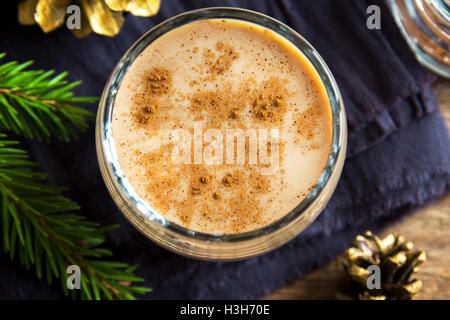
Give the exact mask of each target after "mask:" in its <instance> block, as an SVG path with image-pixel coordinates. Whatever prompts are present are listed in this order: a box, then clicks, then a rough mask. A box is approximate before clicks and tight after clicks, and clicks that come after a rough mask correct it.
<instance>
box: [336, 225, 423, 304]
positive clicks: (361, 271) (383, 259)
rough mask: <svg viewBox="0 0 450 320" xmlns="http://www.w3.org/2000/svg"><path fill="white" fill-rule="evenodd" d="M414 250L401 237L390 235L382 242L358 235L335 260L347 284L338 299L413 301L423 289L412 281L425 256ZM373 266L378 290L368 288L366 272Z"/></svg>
mask: <svg viewBox="0 0 450 320" xmlns="http://www.w3.org/2000/svg"><path fill="white" fill-rule="evenodd" d="M413 248H414V245H413V244H412V243H411V242H407V241H405V239H404V238H403V237H402V236H400V235H393V234H389V235H387V236H386V237H384V238H382V239H380V238H379V237H377V236H376V235H374V234H373V233H372V232H370V231H367V232H366V233H365V234H364V235H363V236H361V235H358V236H357V237H356V238H355V240H354V241H353V244H352V245H351V247H350V248H349V249H347V251H346V252H345V253H344V254H343V255H341V256H340V257H339V258H338V260H337V264H338V268H339V269H340V270H342V271H344V272H345V273H346V275H347V280H348V281H347V284H346V286H345V287H344V288H343V290H342V294H340V296H341V297H344V298H354V299H360V300H406V299H412V297H413V296H414V295H415V294H417V293H418V292H419V290H420V289H421V288H422V281H421V280H418V279H411V277H412V276H413V275H414V274H415V273H416V272H418V271H419V266H420V265H421V264H423V263H424V262H425V261H426V256H425V252H423V251H419V250H413ZM372 265H376V266H378V267H379V268H380V271H381V279H380V280H381V288H380V289H369V288H368V287H367V280H368V278H369V277H370V276H371V275H372V272H370V271H369V270H368V268H369V266H372Z"/></svg>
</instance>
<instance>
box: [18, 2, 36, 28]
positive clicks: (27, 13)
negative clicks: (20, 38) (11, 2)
mask: <svg viewBox="0 0 450 320" xmlns="http://www.w3.org/2000/svg"><path fill="white" fill-rule="evenodd" d="M38 1H39V0H26V1H23V2H21V3H19V15H18V18H19V22H20V24H22V25H24V26H31V25H33V24H35V23H36V21H35V20H34V11H35V9H36V5H37V3H38Z"/></svg>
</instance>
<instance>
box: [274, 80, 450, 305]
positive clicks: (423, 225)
mask: <svg viewBox="0 0 450 320" xmlns="http://www.w3.org/2000/svg"><path fill="white" fill-rule="evenodd" d="M433 89H434V92H435V93H436V96H437V99H438V102H439V106H440V107H441V110H442V112H443V113H444V116H445V118H446V120H447V126H448V127H449V128H450V81H449V80H443V79H439V80H438V81H436V83H435V84H434V85H433ZM388 233H399V234H402V235H403V236H404V237H405V238H406V239H407V240H409V241H412V242H413V243H414V245H415V247H416V248H418V249H422V250H425V253H426V255H427V258H428V261H427V262H426V263H425V264H424V265H423V266H422V267H421V269H420V271H419V273H418V274H417V278H420V279H421V280H422V281H423V288H422V290H421V291H420V292H419V293H418V294H417V295H416V296H415V297H414V299H450V195H447V196H445V197H444V198H442V199H441V200H439V201H438V202H436V203H435V204H434V205H431V206H429V207H427V208H424V209H421V210H418V211H417V212H416V213H415V214H413V215H411V216H409V217H407V218H405V219H404V220H403V221H401V222H399V223H397V224H394V225H391V226H389V227H388V228H386V230H384V232H383V234H382V236H383V235H385V234H388ZM343 276H344V275H343V274H342V272H340V271H339V270H337V268H336V261H332V262H331V263H329V264H328V265H326V266H324V267H322V268H320V269H318V270H316V271H313V272H311V273H310V274H308V275H306V276H305V277H303V278H302V279H299V280H296V281H294V282H293V283H291V284H289V285H287V286H285V287H282V288H280V289H277V290H275V291H274V292H273V293H272V294H270V295H269V296H267V297H266V299H336V298H337V296H336V293H337V291H338V287H339V285H340V284H341V283H342V279H343Z"/></svg>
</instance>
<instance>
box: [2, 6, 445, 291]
mask: <svg viewBox="0 0 450 320" xmlns="http://www.w3.org/2000/svg"><path fill="white" fill-rule="evenodd" d="M371 4H377V5H379V7H380V8H381V18H382V20H381V29H380V30H369V29H367V27H366V19H367V14H366V8H367V7H368V6H369V5H371ZM206 6H233V7H242V8H247V9H251V10H255V11H259V12H262V13H265V14H268V15H270V16H272V17H274V18H276V19H279V20H281V21H283V22H285V23H286V24H288V25H289V26H290V27H292V28H293V29H295V30H296V31H297V32H299V33H300V34H301V35H302V36H304V37H305V38H306V39H307V40H308V41H309V42H310V43H311V44H312V45H313V46H314V47H315V48H316V49H317V50H318V51H319V53H320V54H321V55H322V57H323V58H324V60H325V61H326V63H327V64H328V66H329V67H330V69H331V71H332V73H333V75H334V76H335V78H336V81H337V83H338V85H339V87H340V90H341V93H342V96H343V100H344V103H345V108H346V111H347V117H348V128H349V140H348V152H347V160H346V164H345V167H344V170H343V173H342V177H341V180H340V182H339V184H338V187H337V189H336V191H335V193H334V195H333V197H332V199H331V201H330V203H329V204H328V205H327V207H326V209H325V210H324V212H323V213H322V214H321V215H320V216H319V217H318V219H317V220H316V221H315V222H314V223H313V224H312V225H311V226H310V227H308V228H307V229H306V230H305V231H304V232H303V233H302V234H300V235H299V236H298V237H296V238H295V239H294V240H292V241H291V242H289V243H288V244H286V245H284V246H282V247H281V248H279V249H277V250H275V251H273V252H270V253H268V254H265V255H262V256H259V257H255V258H252V259H248V260H244V261H238V262H225V263H216V262H203V261H196V260H191V259H187V258H184V257H181V256H178V255H175V254H173V253H171V252H168V251H167V250H165V249H162V248H160V247H159V246H157V245H156V244H154V243H153V242H151V241H150V240H148V239H146V238H145V237H144V236H143V235H141V234H140V233H139V232H138V231H137V230H135V229H134V228H133V227H132V226H131V225H130V223H129V222H128V221H127V220H126V219H125V218H124V217H123V216H122V214H121V213H120V211H119V210H118V209H117V208H116V207H115V205H114V203H113V201H112V199H111V197H110V196H109V194H108V192H107V190H106V187H105V186H104V183H103V181H102V178H101V175H100V171H99V168H98V164H97V159H96V154H95V141H94V128H93V126H92V128H91V129H90V130H89V131H88V132H86V133H84V134H82V135H81V138H80V140H79V141H75V142H72V143H70V144H64V143H57V142H53V143H51V144H48V145H47V144H40V143H36V142H33V141H24V143H25V144H26V145H27V147H28V148H29V150H30V151H31V153H32V155H33V158H34V160H36V161H39V162H40V163H41V164H42V170H44V171H45V172H47V173H49V181H50V183H52V184H55V185H63V186H68V187H70V193H69V196H70V197H72V198H73V199H74V200H76V201H78V202H79V203H80V204H81V207H82V208H83V209H82V213H83V214H84V215H86V216H87V217H88V218H89V219H92V220H97V221H100V222H102V223H118V224H120V226H121V227H120V228H119V229H118V230H116V231H114V232H112V233H111V235H110V236H109V239H108V240H109V245H110V247H111V248H112V249H113V250H114V252H115V253H116V257H117V258H119V259H122V260H125V261H127V262H129V263H132V264H139V265H140V268H139V269H138V274H139V275H140V276H142V277H144V278H145V279H146V282H145V284H146V285H148V286H150V287H152V288H154V292H152V293H150V294H148V295H146V296H145V297H146V298H153V299H159V298H169V299H170V298H171V299H174V298H193V299H214V298H225V299H228V298H233V299H244V298H256V297H261V296H263V295H265V294H267V293H269V292H270V291H271V290H273V289H275V288H277V287H279V286H282V285H284V284H286V283H287V282H288V281H291V280H294V279H295V278H298V277H300V276H302V275H304V274H305V273H307V272H309V271H311V270H312V269H314V268H316V267H318V266H320V265H322V264H324V263H326V262H327V261H329V260H330V259H333V258H334V257H336V255H337V254H339V253H341V252H342V251H343V250H344V249H345V248H346V247H347V246H348V245H349V243H350V241H351V240H352V239H353V238H354V236H355V235H356V234H358V233H360V232H363V231H364V230H366V229H372V230H378V229H379V228H382V227H383V226H385V225H386V224H388V223H389V222H391V221H394V220H396V219H398V218H400V217H402V216H404V215H405V214H407V213H409V212H411V211H413V210H414V209H416V208H418V207H420V206H423V205H425V204H427V203H429V202H431V201H433V200H435V199H437V198H438V197H440V196H442V195H443V194H445V193H447V192H448V191H449V189H450V163H449V162H450V139H449V132H448V128H447V126H446V124H445V121H444V119H443V117H442V115H441V113H440V110H439V108H438V107H437V104H436V101H435V98H434V95H433V93H432V92H431V88H430V85H431V83H432V81H433V79H434V78H435V77H434V76H432V75H431V74H430V73H428V72H427V71H426V70H425V69H423V68H422V67H421V66H420V65H419V64H418V63H417V62H416V61H415V59H414V56H413V54H412V53H411V52H410V51H409V49H408V47H407V45H406V43H405V42H404V40H403V38H402V36H401V34H400V32H399V31H398V30H397V27H396V25H395V23H394V21H393V19H392V17H391V15H390V12H389V11H388V8H387V7H386V5H385V4H384V1H373V0H372V1H370V2H369V1H344V0H337V1H336V0H313V1H310V0H307V1H296V0H278V1H275V0H264V1H251V0H249V1H232V0H230V1H194V0H190V1H182V0H163V1H162V5H161V11H160V12H159V14H158V15H157V16H155V17H152V18H138V17H133V16H131V15H127V17H126V21H125V24H124V26H123V29H122V31H121V32H120V34H119V35H118V36H116V37H115V38H112V39H111V38H105V37H101V36H98V35H91V36H89V37H88V38H86V39H82V40H79V39H76V38H75V37H73V36H72V35H71V34H70V33H69V32H68V31H67V30H58V31H56V32H53V33H50V34H47V35H44V34H43V33H42V32H41V31H40V30H39V29H38V27H29V28H25V27H21V26H18V25H17V24H16V23H15V22H14V21H15V20H14V19H15V16H14V17H12V19H11V17H9V20H8V17H6V19H7V21H8V23H7V24H6V25H5V27H2V29H1V31H0V51H4V52H7V53H8V57H9V58H10V59H14V60H19V61H24V60H28V59H33V60H34V61H35V65H34V67H36V68H37V67H39V68H45V69H56V70H57V71H64V70H68V71H69V72H70V79H71V80H78V79H81V80H83V82H84V85H82V86H81V87H79V88H77V89H76V92H77V93H78V94H82V95H97V96H98V95H100V94H101V91H102V89H103V86H104V85H105V83H106V80H107V78H108V76H109V74H110V72H111V71H112V69H113V68H114V66H115V64H116V63H117V61H118V60H119V58H120V57H121V56H122V55H123V54H124V53H125V51H126V50H127V49H128V47H129V46H131V45H132V44H133V43H134V41H136V40H137V39H138V38H139V37H140V36H141V35H142V34H143V33H145V32H146V31H147V30H149V29H150V28H151V27H153V26H155V25H156V24H158V23H159V22H161V21H163V20H165V19H167V18H169V17H172V16H174V15H176V14H178V13H181V12H184V11H187V10H191V9H196V8H201V7H206ZM3 23H5V21H3ZM88 108H89V109H90V110H92V111H94V112H95V111H96V109H97V106H96V105H91V106H88ZM59 297H61V293H60V289H59V288H58V285H53V286H49V285H47V284H46V283H44V282H43V281H39V280H37V279H35V278H34V275H33V274H31V273H29V272H27V271H25V269H24V268H23V267H21V266H20V265H19V263H18V262H11V261H9V259H8V258H7V257H6V255H4V254H0V298H2V299H8V298H22V299H23V298H59Z"/></svg>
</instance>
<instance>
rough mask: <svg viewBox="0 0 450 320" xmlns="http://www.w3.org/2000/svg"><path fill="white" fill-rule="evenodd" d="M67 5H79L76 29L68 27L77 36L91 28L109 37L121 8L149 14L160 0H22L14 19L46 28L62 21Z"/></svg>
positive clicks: (119, 24)
mask: <svg viewBox="0 0 450 320" xmlns="http://www.w3.org/2000/svg"><path fill="white" fill-rule="evenodd" d="M69 5H77V6H78V7H79V8H80V9H81V11H80V12H81V17H80V18H81V24H80V29H73V30H72V32H73V33H74V34H75V35H76V36H77V37H79V38H83V37H85V36H87V35H88V34H90V33H91V32H95V33H98V34H101V35H105V36H109V37H113V36H115V35H116V34H118V33H119V31H120V28H121V27H122V24H123V20H124V17H123V11H127V12H130V13H131V14H133V15H136V16H144V17H150V16H153V15H155V14H156V13H158V11H159V7H160V0H25V1H22V2H20V3H19V5H18V9H19V10H18V11H19V13H18V19H19V22H20V23H21V24H22V25H32V24H35V23H37V24H38V25H39V26H40V27H41V29H42V30H43V31H44V32H50V31H53V30H55V29H57V28H59V27H61V26H62V25H63V24H64V23H65V21H66V18H67V7H68V6H69Z"/></svg>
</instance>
